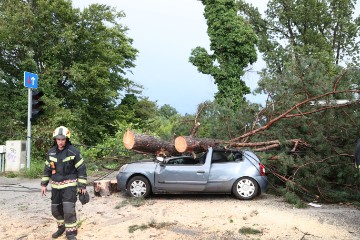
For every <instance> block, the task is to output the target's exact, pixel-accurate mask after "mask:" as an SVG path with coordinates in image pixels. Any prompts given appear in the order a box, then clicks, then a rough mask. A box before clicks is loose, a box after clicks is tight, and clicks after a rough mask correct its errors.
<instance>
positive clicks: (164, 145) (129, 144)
mask: <svg viewBox="0 0 360 240" xmlns="http://www.w3.org/2000/svg"><path fill="white" fill-rule="evenodd" d="M123 143H124V146H125V148H126V149H129V150H134V151H139V152H144V153H153V154H156V155H157V156H171V155H173V154H176V153H178V152H177V151H176V149H175V146H174V144H171V143H170V142H166V141H162V140H160V139H158V138H155V137H152V136H148V135H142V134H137V133H134V132H131V131H130V130H128V131H126V133H125V134H124V136H123Z"/></svg>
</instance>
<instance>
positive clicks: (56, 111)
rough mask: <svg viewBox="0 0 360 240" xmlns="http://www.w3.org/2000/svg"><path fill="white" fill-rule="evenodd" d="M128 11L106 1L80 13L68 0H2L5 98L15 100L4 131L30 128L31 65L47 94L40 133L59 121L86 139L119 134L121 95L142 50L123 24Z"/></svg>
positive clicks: (1, 62) (0, 74)
mask: <svg viewBox="0 0 360 240" xmlns="http://www.w3.org/2000/svg"><path fill="white" fill-rule="evenodd" d="M122 17H124V14H123V13H122V12H117V11H115V9H112V8H110V7H109V6H106V5H98V4H94V5H90V6H89V7H88V8H85V9H84V10H83V11H82V12H80V11H79V9H73V8H72V5H71V1H68V0H54V1H49V0H37V1H30V0H29V1H19V0H17V1H9V0H4V1H1V3H0V53H1V56H0V77H1V79H0V85H1V88H0V89H1V90H0V91H1V94H0V97H1V99H0V102H6V104H7V105H5V106H8V107H9V108H8V113H7V114H6V115H7V117H6V118H5V119H4V121H2V123H1V126H0V129H1V131H3V132H7V129H8V127H7V126H12V125H14V124H16V125H17V127H20V128H19V129H20V130H24V119H25V118H24V116H26V109H25V108H26V104H24V103H25V101H26V99H27V98H26V90H25V88H24V87H23V83H22V79H23V77H22V76H23V72H24V71H30V72H34V73H37V74H39V88H41V90H43V91H44V93H45V96H44V100H45V101H46V114H45V115H43V117H42V119H41V120H40V121H39V122H38V126H35V128H34V134H37V133H38V132H39V131H40V132H39V134H41V133H42V135H43V136H45V133H47V132H49V133H50V132H51V129H52V128H54V127H55V126H57V125H60V124H62V125H67V126H69V128H71V129H73V130H75V131H74V132H75V133H77V135H76V137H77V140H78V141H79V142H83V143H85V144H94V143H96V142H98V141H100V140H102V137H103V136H104V135H106V134H113V133H114V132H115V130H116V129H114V127H113V126H114V124H113V122H114V121H115V119H116V118H117V110H116V105H117V100H118V99H119V97H120V95H119V94H120V91H121V90H123V89H125V88H127V87H128V86H129V85H131V81H130V80H129V79H128V78H127V77H126V73H127V70H128V69H130V68H132V67H134V63H133V62H134V60H135V58H136V54H137V50H136V49H134V48H133V47H132V39H130V38H129V37H127V36H126V31H127V28H126V27H124V26H123V25H121V24H120V23H119V21H120V20H121V18H122ZM3 89H6V90H7V91H6V92H5V91H3ZM8 96H11V98H10V97H8ZM12 111H14V114H12V113H11V112H12ZM37 127H38V128H37ZM40 128H41V129H42V130H40ZM46 136H49V135H46Z"/></svg>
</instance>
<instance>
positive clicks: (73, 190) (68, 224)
mask: <svg viewBox="0 0 360 240" xmlns="http://www.w3.org/2000/svg"><path fill="white" fill-rule="evenodd" d="M76 200H77V187H66V188H63V189H54V188H53V189H52V190H51V213H52V215H53V216H54V217H55V218H56V220H57V224H58V227H63V226H64V225H65V229H66V235H76V234H77V219H76V210H75V203H76Z"/></svg>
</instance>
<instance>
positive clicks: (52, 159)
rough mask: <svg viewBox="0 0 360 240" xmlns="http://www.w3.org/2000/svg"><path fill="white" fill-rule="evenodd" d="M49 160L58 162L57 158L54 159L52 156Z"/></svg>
mask: <svg viewBox="0 0 360 240" xmlns="http://www.w3.org/2000/svg"><path fill="white" fill-rule="evenodd" d="M49 160H50V161H53V162H57V158H54V157H50V156H49Z"/></svg>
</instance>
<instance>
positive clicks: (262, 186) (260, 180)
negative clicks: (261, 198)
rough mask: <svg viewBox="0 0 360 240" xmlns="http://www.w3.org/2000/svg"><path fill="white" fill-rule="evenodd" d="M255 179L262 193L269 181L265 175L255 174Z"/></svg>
mask: <svg viewBox="0 0 360 240" xmlns="http://www.w3.org/2000/svg"><path fill="white" fill-rule="evenodd" d="M254 178H255V180H256V181H257V182H258V184H259V187H260V191H261V193H264V192H265V191H266V189H267V187H268V184H269V181H268V179H267V177H266V176H257V177H254Z"/></svg>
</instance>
